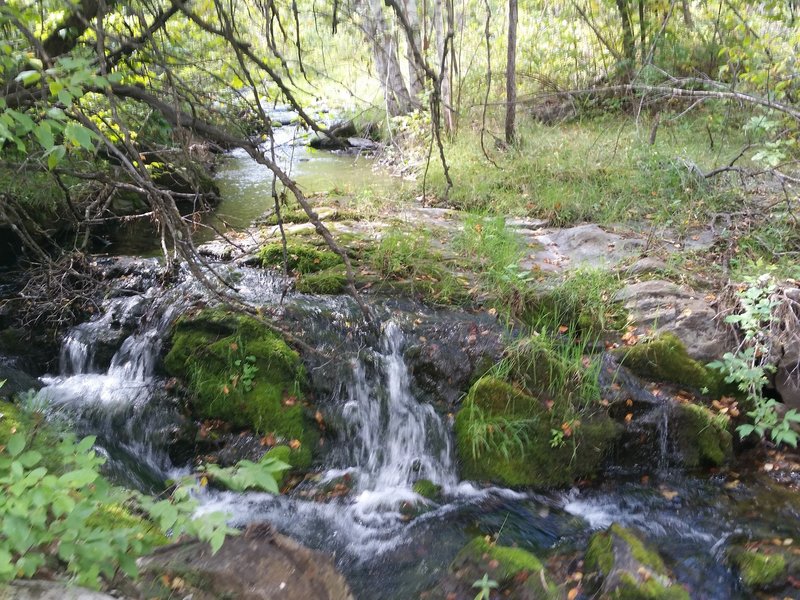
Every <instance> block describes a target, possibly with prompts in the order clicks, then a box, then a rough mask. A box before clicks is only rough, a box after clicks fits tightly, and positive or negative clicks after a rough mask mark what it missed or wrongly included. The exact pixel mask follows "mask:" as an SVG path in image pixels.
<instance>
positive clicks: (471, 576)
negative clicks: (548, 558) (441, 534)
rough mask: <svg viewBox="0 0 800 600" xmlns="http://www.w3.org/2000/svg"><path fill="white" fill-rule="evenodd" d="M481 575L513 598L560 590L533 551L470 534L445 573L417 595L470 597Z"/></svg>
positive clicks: (537, 596) (536, 596)
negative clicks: (430, 586) (467, 540)
mask: <svg viewBox="0 0 800 600" xmlns="http://www.w3.org/2000/svg"><path fill="white" fill-rule="evenodd" d="M484 576H486V577H487V578H488V579H489V581H493V582H495V584H496V586H497V587H496V588H495V589H496V593H497V594H499V595H498V597H502V598H512V599H515V600H523V599H524V600H533V599H536V600H545V599H549V598H553V599H555V598H560V597H562V594H561V590H560V589H559V588H558V587H557V586H556V585H555V584H554V583H552V582H551V581H550V580H549V578H548V576H547V573H546V570H545V567H544V565H543V564H542V562H541V561H540V560H539V559H538V558H537V557H536V556H535V555H534V554H533V553H531V552H528V551H527V550H524V549H522V548H515V547H511V546H501V545H497V544H494V543H491V542H490V541H489V540H488V539H487V538H484V537H476V538H473V539H472V540H471V541H470V542H469V543H468V544H467V545H466V546H464V547H463V548H462V549H461V551H459V553H458V555H457V556H456V558H455V559H454V560H453V562H452V563H451V565H450V569H449V572H448V573H447V575H445V576H444V577H443V578H442V579H441V580H440V581H439V583H438V584H437V586H436V587H435V588H433V589H432V590H429V591H427V592H423V593H422V594H421V596H420V597H421V598H430V599H434V598H437V599H438V598H451V597H452V598H474V597H475V593H476V588H475V587H473V584H474V583H475V582H476V581H478V580H480V579H482V578H483V577H484ZM492 597H494V594H493V595H492Z"/></svg>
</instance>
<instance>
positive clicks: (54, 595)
mask: <svg viewBox="0 0 800 600" xmlns="http://www.w3.org/2000/svg"><path fill="white" fill-rule="evenodd" d="M0 600H114V596H109V595H108V594H103V593H101V592H95V591H93V590H87V589H86V588H82V587H74V586H71V585H68V584H66V583H59V582H57V581H40V580H36V579H34V580H31V581H15V582H13V583H11V584H9V585H7V586H5V587H3V588H2V589H0Z"/></svg>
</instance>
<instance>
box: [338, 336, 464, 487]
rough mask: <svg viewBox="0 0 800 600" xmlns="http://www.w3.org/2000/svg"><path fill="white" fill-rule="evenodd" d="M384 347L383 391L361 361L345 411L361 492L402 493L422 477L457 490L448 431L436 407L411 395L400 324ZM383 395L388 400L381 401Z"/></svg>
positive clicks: (384, 339)
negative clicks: (368, 376)
mask: <svg viewBox="0 0 800 600" xmlns="http://www.w3.org/2000/svg"><path fill="white" fill-rule="evenodd" d="M381 349H382V353H381V355H380V356H379V363H380V370H381V371H382V375H383V380H384V381H383V383H384V387H383V390H381V389H380V388H377V386H370V385H369V383H368V381H367V379H366V374H365V368H364V365H363V364H362V363H361V362H359V361H357V360H356V361H354V364H353V380H352V382H351V384H350V386H349V390H348V401H347V402H346V403H345V405H344V408H343V410H342V412H343V416H344V419H345V421H346V422H347V424H348V425H349V427H350V430H351V431H352V434H353V435H352V438H351V439H352V441H351V444H352V446H351V456H352V457H353V459H354V465H353V466H354V467H355V468H356V469H357V470H358V483H359V486H358V487H359V489H360V490H362V491H367V490H383V491H392V490H402V489H407V488H410V487H411V485H412V484H413V483H414V481H416V480H418V479H427V480H430V481H432V482H434V483H437V484H439V485H443V486H446V487H452V486H454V485H455V484H456V482H457V478H456V475H455V467H454V465H453V460H452V444H451V441H450V435H449V433H448V428H447V426H446V425H445V423H444V422H443V421H442V419H441V417H440V416H439V415H438V414H437V413H436V411H435V410H434V408H433V406H431V405H430V404H421V403H420V402H418V401H417V400H416V399H415V398H414V397H413V396H412V395H411V389H410V381H409V373H408V367H407V366H406V364H405V361H404V359H403V333H402V331H401V330H400V328H399V327H398V325H397V323H395V322H393V321H389V322H388V323H387V324H386V325H385V327H384V332H383V337H382V341H381ZM380 391H383V392H384V393H383V394H382V397H376V395H377V394H376V392H380Z"/></svg>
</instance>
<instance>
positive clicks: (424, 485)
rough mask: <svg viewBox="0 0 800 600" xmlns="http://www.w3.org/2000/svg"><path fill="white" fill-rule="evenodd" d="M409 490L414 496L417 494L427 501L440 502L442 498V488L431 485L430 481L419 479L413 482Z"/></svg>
mask: <svg viewBox="0 0 800 600" xmlns="http://www.w3.org/2000/svg"><path fill="white" fill-rule="evenodd" d="M411 489H412V490H413V491H414V493H415V494H419V495H420V496H422V497H423V498H426V499H428V500H436V501H438V500H440V499H441V497H442V486H440V485H437V484H435V483H433V482H432V481H431V480H430V479H419V480H417V481H415V482H414V485H413V486H411Z"/></svg>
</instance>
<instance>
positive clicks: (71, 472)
mask: <svg viewBox="0 0 800 600" xmlns="http://www.w3.org/2000/svg"><path fill="white" fill-rule="evenodd" d="M34 435H35V434H34ZM31 442H32V440H31V439H29V438H27V437H26V435H25V433H22V432H19V433H15V434H13V435H12V436H11V437H10V438H9V439H8V441H7V443H6V445H5V447H4V448H3V451H2V454H0V488H2V495H1V496H0V515H2V523H3V527H2V535H1V536H0V580H3V581H9V580H11V579H14V578H17V577H33V576H34V575H36V573H37V572H39V571H40V570H46V569H57V570H58V569H61V568H63V569H65V570H66V571H67V572H68V573H70V574H71V575H72V576H73V577H74V578H75V580H76V581H77V582H78V583H79V584H81V585H86V586H89V587H98V586H99V585H100V581H101V577H103V578H107V579H111V578H112V577H113V576H114V575H115V574H116V572H117V571H118V570H121V571H122V572H124V573H125V574H126V575H128V576H130V577H135V576H136V574H137V570H136V557H138V556H141V555H142V554H144V553H146V552H148V551H149V550H150V549H151V548H152V544H153V539H154V538H153V537H152V536H147V535H144V531H143V527H142V526H140V525H138V524H135V525H133V526H127V527H125V526H121V525H122V524H123V523H124V521H117V522H116V523H115V526H114V527H113V529H109V528H107V527H98V526H97V525H95V524H94V523H95V522H96V521H94V522H93V519H96V517H95V515H97V514H98V513H99V512H103V511H108V510H114V507H118V506H124V507H126V509H127V510H129V511H134V512H141V514H143V515H146V517H147V518H148V519H150V520H151V521H152V522H153V523H154V525H152V527H156V526H157V527H158V528H160V529H161V530H162V531H165V532H170V534H171V535H172V536H174V537H176V538H177V537H180V536H181V535H193V536H197V537H199V538H200V539H201V540H204V541H207V542H209V543H210V545H211V548H212V551H213V552H216V551H217V550H218V549H219V547H220V546H221V545H222V542H223V540H224V539H225V536H226V535H230V534H233V533H236V531H235V530H233V529H230V528H229V527H227V526H226V524H225V521H226V516H225V515H223V514H220V513H213V514H211V515H206V516H204V517H203V518H202V519H193V518H192V515H193V513H194V510H195V508H196V506H197V505H196V502H195V501H194V500H193V499H192V497H191V494H190V490H189V489H188V488H186V487H178V488H176V489H175V490H174V491H173V492H172V495H171V496H170V497H169V498H168V499H164V500H159V499H154V498H150V497H148V496H145V495H142V494H139V493H136V492H133V491H130V490H124V489H122V488H118V487H115V486H113V485H111V484H110V483H109V482H108V481H107V480H106V479H105V478H104V477H103V476H102V475H101V474H100V468H101V466H102V464H103V463H104V462H105V461H104V459H103V458H102V457H100V456H98V455H97V454H96V453H95V452H94V451H93V450H92V446H93V444H94V442H95V438H94V437H87V438H84V439H83V440H81V441H80V442H76V441H75V440H74V438H72V437H70V436H66V437H64V439H63V440H61V441H60V443H59V444H58V445H57V447H56V452H57V454H58V458H59V459H60V467H61V469H60V472H59V471H54V470H52V469H49V468H48V467H47V466H44V464H43V456H42V454H41V453H40V452H38V451H37V450H35V449H33V448H32V447H31ZM134 523H136V522H135V521H134ZM142 523H143V524H144V522H142Z"/></svg>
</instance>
